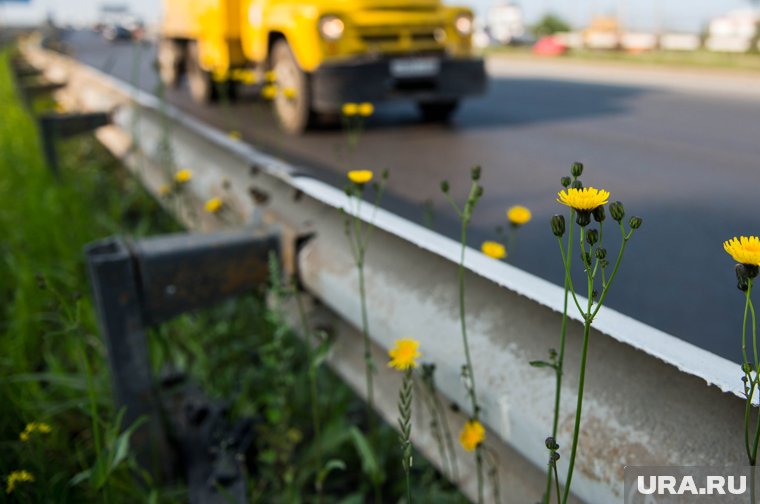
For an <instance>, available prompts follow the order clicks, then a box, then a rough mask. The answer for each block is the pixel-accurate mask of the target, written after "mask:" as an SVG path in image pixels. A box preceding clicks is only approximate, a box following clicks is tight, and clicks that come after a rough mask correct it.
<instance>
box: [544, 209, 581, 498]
mask: <svg viewBox="0 0 760 504" xmlns="http://www.w3.org/2000/svg"><path fill="white" fill-rule="evenodd" d="M574 213H575V212H574V211H572V212H571V213H570V222H571V223H572V222H573V214H574ZM574 227H575V226H573V225H572V224H571V225H570V230H569V231H568V243H570V244H572V243H573V228H574ZM557 240H558V241H559V246H560V250H562V249H563V246H562V238H557ZM572 255H573V250H572V247H568V248H567V254H565V253H564V250H563V251H562V260H563V262H564V269H565V302H564V308H563V310H562V329H561V331H560V338H559V355H558V357H557V366H556V367H555V368H554V373H555V377H556V386H555V389H554V419H553V421H552V437H553V438H555V439H556V438H557V429H558V426H559V407H560V399H561V397H562V375H563V365H564V362H565V341H566V339H567V319H568V316H567V308H568V302H569V300H570V274H569V271H570V261H571V259H572ZM556 475H557V467H556V464H555V466H554V477H556ZM557 485H559V480H557ZM551 490H552V471H548V472H547V476H546V491H545V492H544V495H545V496H546V500H545V501H544V502H545V504H549V501H550V500H551ZM559 496H560V494H559V492H557V502H558V503H559Z"/></svg>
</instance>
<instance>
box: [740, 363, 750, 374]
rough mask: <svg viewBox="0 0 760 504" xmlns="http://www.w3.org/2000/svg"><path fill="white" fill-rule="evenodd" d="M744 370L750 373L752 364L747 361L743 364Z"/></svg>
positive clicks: (745, 372)
mask: <svg viewBox="0 0 760 504" xmlns="http://www.w3.org/2000/svg"><path fill="white" fill-rule="evenodd" d="M742 371H744V374H750V373H751V372H752V366H751V365H750V364H749V363H748V362H745V363H744V364H742Z"/></svg>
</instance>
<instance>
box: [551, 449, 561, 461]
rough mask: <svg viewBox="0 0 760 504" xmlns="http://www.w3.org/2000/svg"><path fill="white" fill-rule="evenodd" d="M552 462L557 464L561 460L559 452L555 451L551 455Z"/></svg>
mask: <svg viewBox="0 0 760 504" xmlns="http://www.w3.org/2000/svg"><path fill="white" fill-rule="evenodd" d="M551 460H552V462H557V461H558V460H559V452H556V451H553V452H552V454H551Z"/></svg>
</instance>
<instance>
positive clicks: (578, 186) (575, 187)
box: [573, 180, 583, 189]
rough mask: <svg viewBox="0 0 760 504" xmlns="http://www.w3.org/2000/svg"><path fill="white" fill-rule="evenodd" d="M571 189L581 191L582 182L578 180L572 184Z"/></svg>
mask: <svg viewBox="0 0 760 504" xmlns="http://www.w3.org/2000/svg"><path fill="white" fill-rule="evenodd" d="M573 189H583V182H581V181H580V180H576V181H575V182H573Z"/></svg>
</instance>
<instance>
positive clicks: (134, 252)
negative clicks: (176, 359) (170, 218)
mask: <svg viewBox="0 0 760 504" xmlns="http://www.w3.org/2000/svg"><path fill="white" fill-rule="evenodd" d="M279 251H280V239H279V234H277V233H268V234H256V233H254V231H253V230H250V229H248V230H244V231H236V232H222V233H213V234H180V235H170V236H162V237H157V238H149V239H145V240H141V241H138V242H134V243H130V242H127V241H125V240H124V239H122V238H119V237H114V238H109V239H106V240H103V241H99V242H95V243H92V244H90V245H88V246H87V247H86V249H85V255H86V258H87V265H88V273H89V277H90V283H91V284H92V289H93V295H94V298H95V306H96V309H97V314H98V321H99V324H100V328H101V332H102V334H103V338H104V340H105V343H106V349H107V353H108V361H109V366H110V369H111V377H112V381H113V390H114V393H115V395H116V400H117V403H118V404H119V405H120V406H124V407H125V408H126V412H125V416H124V420H125V422H126V423H127V424H131V423H132V422H134V421H136V420H137V419H138V418H141V417H145V418H147V420H148V421H147V423H146V424H145V425H144V426H143V427H142V428H140V429H138V430H137V431H136V432H135V434H134V436H133V438H132V439H133V446H134V448H135V450H136V452H137V457H138V461H139V462H140V463H141V465H143V467H145V468H147V469H149V470H151V471H152V472H153V473H154V474H156V475H172V474H174V472H175V471H174V468H175V466H176V464H175V461H176V460H180V461H181V462H182V465H184V466H185V467H184V469H185V472H186V473H187V475H188V477H189V478H190V483H191V488H193V485H194V484H195V483H194V481H195V480H196V479H197V478H198V477H199V474H200V473H203V474H204V479H203V481H205V482H209V481H211V482H216V483H215V484H212V485H209V484H205V483H204V485H201V486H197V485H196V486H195V488H196V490H198V491H199V492H200V491H202V492H204V493H203V495H204V496H205V497H198V499H201V500H198V499H196V498H194V497H193V498H191V502H198V503H201V502H204V503H205V502H215V500H214V499H212V498H211V496H212V495H217V494H219V495H221V493H223V494H224V502H228V501H229V498H230V497H232V500H233V502H244V501H245V492H244V490H245V484H244V480H243V479H242V475H243V467H242V461H241V460H240V459H239V458H237V457H236V456H235V455H236V454H237V453H238V452H237V451H234V450H233V451H229V450H230V448H231V447H235V446H237V447H242V446H245V445H246V443H244V442H238V443H237V444H236V443H230V442H229V439H228V438H229V436H227V437H226V438H225V437H224V436H221V437H220V435H218V429H217V428H218V426H219V425H220V422H221V420H220V419H221V418H222V417H223V416H224V411H225V410H224V408H220V407H218V406H214V404H213V403H212V402H210V401H209V400H208V399H199V398H200V397H201V395H200V394H199V393H198V392H194V393H193V394H191V396H192V397H194V398H195V399H194V400H195V401H196V403H198V404H203V405H204V406H203V408H202V409H204V410H205V411H206V412H207V413H209V412H211V413H212V414H211V415H210V416H209V415H208V414H206V415H204V416H203V417H204V419H205V418H206V417H208V418H210V419H213V422H212V423H211V424H207V423H206V422H204V421H198V417H197V416H193V415H189V414H188V413H187V408H186V407H180V408H177V407H176V403H177V399H176V397H175V398H174V399H172V400H170V401H169V402H167V403H165V405H168V406H166V407H162V404H164V401H162V400H161V395H160V393H159V391H158V390H157V389H156V387H155V385H154V380H153V376H152V373H151V368H150V362H151V361H150V355H149V347H148V340H147V337H146V328H147V327H149V326H152V325H156V324H159V323H161V322H164V321H167V320H169V319H171V318H172V317H175V316H177V315H180V314H182V313H186V312H189V311H192V310H197V309H200V308H204V307H208V306H211V305H214V304H217V303H219V302H220V301H222V300H224V299H227V298H231V297H234V296H238V295H241V294H244V293H246V292H250V291H251V290H252V289H254V288H255V287H257V286H259V285H261V284H263V283H264V282H266V280H267V278H268V274H269V267H268V259H269V254H270V252H275V253H277V254H279ZM175 382H176V380H167V379H164V380H162V383H163V385H164V387H163V388H164V389H166V388H167V384H172V383H175ZM185 400H187V399H185ZM172 405H174V406H172ZM164 416H167V417H168V419H167V420H168V423H169V424H171V425H172V427H171V432H172V433H174V434H176V435H175V436H173V439H170V436H168V435H167V429H166V428H165V427H164V425H163V423H162V421H161V420H162V418H163V417H164ZM193 418H195V420H193ZM201 420H203V419H201ZM180 427H181V428H180ZM209 429H211V430H209ZM203 432H206V435H202V433H203ZM212 434H213V435H212ZM242 437H245V436H242ZM177 438H179V441H178V440H177ZM183 439H184V440H185V441H182V440H183ZM225 439H226V441H225ZM188 440H189V441H188ZM220 440H222V441H224V442H223V443H222V442H221V441H220ZM172 441H175V442H178V444H179V446H180V448H181V449H180V451H181V452H182V453H176V452H175V450H174V448H173V444H172ZM199 442H201V445H200V446H196V448H193V449H188V448H187V447H188V446H193V445H195V444H197V443H199ZM204 443H205V444H204ZM215 443H216V444H215ZM219 443H221V444H219ZM182 447H184V448H182ZM188 450H190V451H188ZM197 450H200V452H203V453H205V454H207V457H206V458H205V459H203V458H200V459H199V458H198V457H195V456H188V453H190V452H192V453H194V454H196V455H197V453H196V451H197ZM225 450H227V451H225ZM214 452H216V454H215V455H214ZM228 452H229V453H228ZM208 454H212V459H211V461H209V460H208ZM220 454H221V455H220ZM230 457H232V458H230ZM199 460H201V462H199ZM188 464H190V465H188ZM230 464H232V466H234V467H235V469H234V471H233V470H232V469H230V467H232V466H231V465H230ZM225 467H226V469H225ZM206 473H208V474H206ZM231 475H233V476H234V477H233V476H231ZM241 481H242V483H241ZM220 487H223V488H224V489H225V490H224V491H221V490H219V488H220ZM220 492H221V493H220ZM220 502H221V501H220Z"/></svg>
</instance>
